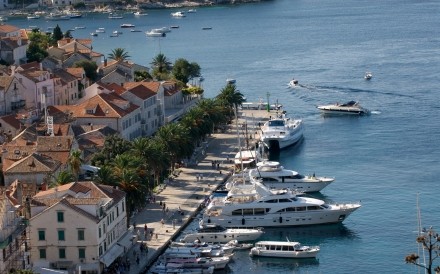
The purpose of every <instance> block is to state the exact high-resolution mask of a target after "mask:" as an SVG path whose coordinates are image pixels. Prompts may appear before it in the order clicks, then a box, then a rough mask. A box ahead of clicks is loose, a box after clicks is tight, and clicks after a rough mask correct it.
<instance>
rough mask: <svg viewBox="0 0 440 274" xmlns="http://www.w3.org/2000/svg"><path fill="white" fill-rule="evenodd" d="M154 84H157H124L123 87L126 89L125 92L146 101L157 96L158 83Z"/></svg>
mask: <svg viewBox="0 0 440 274" xmlns="http://www.w3.org/2000/svg"><path fill="white" fill-rule="evenodd" d="M154 83H157V85H154V84H151V82H126V83H124V87H125V88H126V89H127V92H130V93H132V94H133V95H135V96H136V97H138V98H140V99H142V100H146V99H148V98H150V97H152V96H154V95H157V91H158V89H159V87H160V83H158V82H154Z"/></svg>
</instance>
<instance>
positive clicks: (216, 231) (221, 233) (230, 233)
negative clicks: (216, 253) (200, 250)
mask: <svg viewBox="0 0 440 274" xmlns="http://www.w3.org/2000/svg"><path fill="white" fill-rule="evenodd" d="M261 235H263V230H261V229H257V228H249V229H241V228H226V227H223V226H220V225H216V224H212V223H211V221H209V223H208V224H204V223H203V221H202V222H201V223H200V227H199V228H198V229H197V232H195V233H189V234H186V235H185V236H184V237H183V239H182V240H181V241H182V242H194V241H199V242H202V241H203V242H211V243H227V242H229V241H230V240H237V241H239V242H249V241H255V240H256V239H258V238H259V237H260V236H261Z"/></svg>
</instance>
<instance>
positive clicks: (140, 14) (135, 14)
mask: <svg viewBox="0 0 440 274" xmlns="http://www.w3.org/2000/svg"><path fill="white" fill-rule="evenodd" d="M133 14H134V16H146V15H148V13H144V12H141V11H136V12H134V13H133Z"/></svg>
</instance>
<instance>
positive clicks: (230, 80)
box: [226, 78, 237, 85]
mask: <svg viewBox="0 0 440 274" xmlns="http://www.w3.org/2000/svg"><path fill="white" fill-rule="evenodd" d="M235 82H237V81H236V80H235V79H233V78H228V79H226V83H227V84H231V85H232V84H235Z"/></svg>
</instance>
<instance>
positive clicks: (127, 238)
mask: <svg viewBox="0 0 440 274" xmlns="http://www.w3.org/2000/svg"><path fill="white" fill-rule="evenodd" d="M117 244H118V245H120V246H122V247H124V248H125V249H124V251H125V252H127V251H128V250H129V249H130V248H131V247H132V246H133V232H132V231H131V230H128V231H127V232H126V233H125V235H124V236H122V237H121V238H120V239H119V241H118V243H117Z"/></svg>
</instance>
